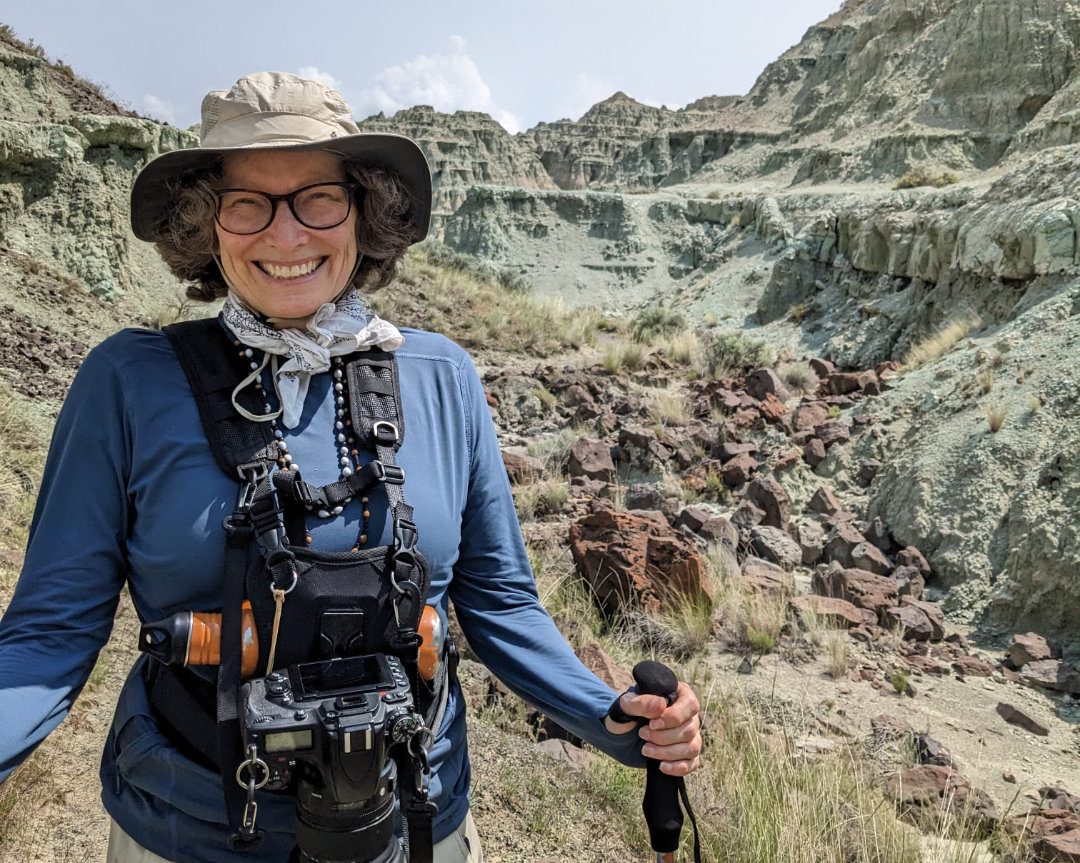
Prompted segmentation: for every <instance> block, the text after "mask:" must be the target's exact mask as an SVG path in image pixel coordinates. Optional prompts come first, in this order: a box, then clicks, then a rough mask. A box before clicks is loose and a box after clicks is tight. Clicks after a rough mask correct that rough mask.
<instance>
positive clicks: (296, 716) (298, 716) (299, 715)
mask: <svg viewBox="0 0 1080 863" xmlns="http://www.w3.org/2000/svg"><path fill="white" fill-rule="evenodd" d="M293 719H295V720H297V721H300V720H301V719H307V711H306V710H297V711H296V713H294V714H293Z"/></svg>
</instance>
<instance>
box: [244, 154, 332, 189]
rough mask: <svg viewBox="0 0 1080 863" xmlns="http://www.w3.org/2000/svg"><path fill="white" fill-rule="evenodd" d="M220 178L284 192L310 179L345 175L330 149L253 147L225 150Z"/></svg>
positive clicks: (252, 187)
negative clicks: (305, 149) (238, 150)
mask: <svg viewBox="0 0 1080 863" xmlns="http://www.w3.org/2000/svg"><path fill="white" fill-rule="evenodd" d="M222 168H223V172H222V181H223V183H224V185H225V186H227V187H239V188H244V189H255V190H257V191H262V192H269V193H271V194H284V193H285V192H291V191H292V190H293V189H299V188H300V187H301V186H308V185H311V184H312V183H322V182H332V181H334V180H344V179H345V169H344V168H343V167H342V164H341V160H340V159H339V158H338V157H337V156H335V155H333V154H332V153H326V152H323V151H314V152H309V153H304V152H300V153H298V152H296V151H295V150H294V151H291V152H289V151H277V152H275V151H274V150H256V151H254V152H251V153H228V154H226V155H225V156H224V157H223V160H222Z"/></svg>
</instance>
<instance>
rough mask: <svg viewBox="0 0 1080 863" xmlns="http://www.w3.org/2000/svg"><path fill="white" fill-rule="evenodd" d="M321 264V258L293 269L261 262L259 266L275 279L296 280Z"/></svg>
mask: <svg viewBox="0 0 1080 863" xmlns="http://www.w3.org/2000/svg"><path fill="white" fill-rule="evenodd" d="M321 263H322V259H321V258H319V259H317V260H314V261H308V262H307V263H304V264H293V266H291V267H279V266H278V265H277V264H271V263H270V262H269V261H260V262H259V266H260V267H262V269H263V270H265V271H266V272H267V273H268V274H269V275H271V276H273V277H274V278H275V279H296V278H299V277H300V276H306V275H307V274H308V273H310V272H311V271H312V270H314V269H315V268H316V267H317V266H319V264H321Z"/></svg>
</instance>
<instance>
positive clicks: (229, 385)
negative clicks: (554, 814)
mask: <svg viewBox="0 0 1080 863" xmlns="http://www.w3.org/2000/svg"><path fill="white" fill-rule="evenodd" d="M163 332H164V333H165V335H166V336H168V338H169V342H170V343H171V344H172V348H173V351H174V352H175V353H176V356H177V359H179V361H180V367H181V368H182V369H183V370H184V375H185V376H186V377H187V379H188V384H189V385H190V386H191V392H192V395H193V396H194V398H195V404H196V405H197V406H198V408H199V417H200V419H201V420H202V424H203V431H204V432H205V434H206V440H207V443H209V445H210V451H211V452H212V453H213V454H214V460H215V461H216V462H217V463H218V467H220V468H221V469H222V470H223V471H224V472H225V473H226V474H227V475H228V476H229V478H230V479H232V480H236V479H237V470H238V469H239V468H240V467H242V466H245V465H252V464H261V465H263V466H264V467H265V471H264V472H265V473H269V472H270V471H271V470H273V466H274V463H275V461H276V459H277V456H278V452H277V446H276V444H275V441H274V436H273V433H272V431H271V429H270V424H269V423H256V422H251V421H249V420H246V419H244V418H243V417H242V416H240V415H239V414H238V413H237V412H236V408H235V407H233V403H232V398H233V389H234V388H235V387H236V382H237V381H238V380H239V379H240V378H242V377H244V375H245V374H246V373H247V367H246V366H245V365H244V362H243V360H242V359H241V356H240V354H239V352H238V351H237V350H236V347H235V346H234V345H233V344H231V342H230V339H229V336H228V334H227V333H226V332H225V330H224V329H223V328H222V326H221V324H220V323H218V321H217V320H216V319H214V318H203V319H200V320H197V321H183V322H181V323H177V324H169V326H167V327H165V328H164V329H163ZM236 400H237V402H238V403H239V404H240V405H241V406H242V407H244V408H245V409H246V410H248V411H250V412H251V413H253V414H261V413H262V411H263V405H262V404H261V403H260V402H259V397H258V395H257V394H256V393H255V390H254V388H253V387H245V388H244V389H243V390H241V391H240V392H239V393H237V396H236Z"/></svg>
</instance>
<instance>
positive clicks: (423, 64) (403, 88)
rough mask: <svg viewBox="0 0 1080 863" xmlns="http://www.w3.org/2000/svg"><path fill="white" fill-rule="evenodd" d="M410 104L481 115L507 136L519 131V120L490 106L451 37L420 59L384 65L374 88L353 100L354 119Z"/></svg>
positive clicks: (461, 43)
mask: <svg viewBox="0 0 1080 863" xmlns="http://www.w3.org/2000/svg"><path fill="white" fill-rule="evenodd" d="M413 105H431V106H432V107H433V108H435V109H436V110H437V111H443V112H446V113H450V112H453V111H484V112H485V113H487V114H490V115H491V116H492V117H493V118H494V119H495V120H496V121H497V122H498V123H500V124H501V125H502V126H503V128H505V129H506V130H507V131H508V132H511V133H513V132H517V131H519V130H520V128H521V119H520V118H519V117H518V116H517V115H516V114H514V113H512V112H510V111H507V110H505V109H503V108H501V107H499V106H498V105H496V104H495V103H494V102H493V101H492V98H491V88H490V87H489V86H488V85H487V82H486V81H485V80H484V77H483V75H481V74H480V69H479V67H477V65H476V62H475V61H474V60H473V59H472V57H470V56H469V55H468V54H467V53H466V52H465V40H464V39H463V38H462V37H461V36H451V37H450V39H449V45H448V49H447V50H446V51H443V52H439V53H436V54H420V55H418V56H416V57H414V58H413V59H412V60H408V61H406V62H405V63H402V64H400V65H397V66H387V67H386V68H385V69H383V70H382V71H381V72H380V73H379V74H378V75H376V76H375V82H374V84H373V85H372V86H371V87H369V88H367V89H366V90H363V91H362V92H361V93H360V94H359V96H358V97H357V99H356V100H355V104H354V108H355V113H356V116H357V117H364V116H367V115H368V114H374V113H376V112H378V111H382V112H383V113H384V114H393V113H394V112H395V111H400V110H401V109H402V108H411V107H412V106H413Z"/></svg>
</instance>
